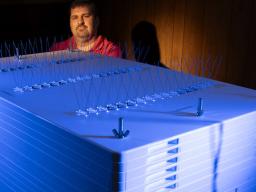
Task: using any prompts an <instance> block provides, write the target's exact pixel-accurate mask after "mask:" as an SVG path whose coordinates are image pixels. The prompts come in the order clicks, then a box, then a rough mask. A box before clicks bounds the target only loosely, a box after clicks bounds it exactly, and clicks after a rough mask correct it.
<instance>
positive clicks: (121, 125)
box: [112, 117, 130, 139]
mask: <svg viewBox="0 0 256 192" xmlns="http://www.w3.org/2000/svg"><path fill="white" fill-rule="evenodd" d="M118 121H119V128H118V131H117V130H116V129H113V130H112V131H113V133H114V136H115V137H117V138H119V139H123V138H125V137H127V136H128V135H129V133H130V131H129V130H126V131H124V119H123V118H122V117H120V118H119V120H118Z"/></svg>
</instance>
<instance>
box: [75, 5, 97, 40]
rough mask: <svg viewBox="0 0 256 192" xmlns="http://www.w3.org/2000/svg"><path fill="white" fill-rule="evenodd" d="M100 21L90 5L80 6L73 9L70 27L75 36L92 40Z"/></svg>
mask: <svg viewBox="0 0 256 192" xmlns="http://www.w3.org/2000/svg"><path fill="white" fill-rule="evenodd" d="M97 27H98V21H97V18H95V16H94V14H93V13H92V11H91V7H90V6H86V5H83V6H78V7H75V8H73V9H71V12H70V28H71V32H72V34H73V35H74V37H75V38H83V39H84V40H87V41H88V40H90V39H91V38H92V37H94V36H95V35H96V33H97Z"/></svg>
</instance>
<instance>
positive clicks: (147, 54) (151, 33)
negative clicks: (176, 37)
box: [131, 21, 165, 67]
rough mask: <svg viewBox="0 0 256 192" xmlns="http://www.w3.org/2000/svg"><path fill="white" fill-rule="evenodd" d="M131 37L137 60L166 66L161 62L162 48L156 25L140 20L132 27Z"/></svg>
mask: <svg viewBox="0 0 256 192" xmlns="http://www.w3.org/2000/svg"><path fill="white" fill-rule="evenodd" d="M131 38H132V49H133V54H134V58H135V60H136V61H138V62H142V63H148V64H151V65H158V66H161V67H165V66H164V65H163V64H162V63H160V59H161V58H160V49H159V43H158V39H157V32H156V27H155V25H153V24H152V23H150V22H148V21H140V22H138V23H137V24H136V25H135V26H134V27H133V29H132V33H131Z"/></svg>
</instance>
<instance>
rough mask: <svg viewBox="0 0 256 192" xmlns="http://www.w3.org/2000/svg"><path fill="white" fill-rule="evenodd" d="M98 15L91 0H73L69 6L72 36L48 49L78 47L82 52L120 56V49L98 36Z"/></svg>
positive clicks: (56, 49)
mask: <svg viewBox="0 0 256 192" xmlns="http://www.w3.org/2000/svg"><path fill="white" fill-rule="evenodd" d="M98 26H99V16H98V12H97V7H96V5H95V2H93V1H92V0H75V1H74V2H73V3H72V4H71V7H70V29H71V32H72V34H73V36H72V37H71V38H69V39H67V40H65V41H62V42H59V43H55V44H54V45H53V46H52V48H51V49H50V51H58V50H65V49H79V50H81V51H84V52H92V53H96V54H101V55H106V56H112V57H121V49H120V48H119V47H118V46H117V45H115V44H114V43H112V42H110V41H108V40H107V39H106V38H105V37H103V36H101V35H99V36H98V34H97V33H98Z"/></svg>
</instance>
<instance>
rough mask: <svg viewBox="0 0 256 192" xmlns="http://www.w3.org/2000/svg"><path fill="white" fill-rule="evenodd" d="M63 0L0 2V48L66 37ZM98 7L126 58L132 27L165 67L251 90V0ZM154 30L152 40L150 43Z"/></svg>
mask: <svg viewBox="0 0 256 192" xmlns="http://www.w3.org/2000/svg"><path fill="white" fill-rule="evenodd" d="M69 4H70V1H67V0H66V1H65V0H37V1H32V0H24V1H18V0H16V1H7V0H4V1H1V2H0V20H1V22H0V24H1V30H0V43H1V44H2V47H3V45H4V43H6V42H8V43H11V42H17V41H19V40H23V41H26V40H27V39H37V40H38V39H40V38H42V39H45V38H47V39H48V41H49V44H51V42H52V41H53V39H55V38H57V40H61V39H65V38H67V37H68V36H69V35H70V31H69V15H68V7H69ZM98 5H99V8H100V19H101V24H100V33H101V34H104V35H106V36H107V37H108V38H109V39H111V40H112V41H114V42H116V43H120V45H121V46H122V47H123V48H124V49H125V53H126V56H127V57H128V58H130V59H137V60H139V59H138V58H137V57H136V56H134V54H133V50H132V40H131V39H132V31H134V30H135V29H137V38H142V40H143V41H144V42H146V44H147V45H153V46H155V47H156V48H155V49H152V50H151V52H150V55H151V57H153V59H154V58H159V57H160V61H161V63H162V64H163V65H165V66H167V67H169V68H171V69H175V70H183V71H187V72H190V73H194V74H199V75H206V76H209V74H207V73H208V72H205V71H207V70H208V71H211V74H210V75H211V76H210V77H211V78H214V79H217V80H221V81H226V82H230V83H234V84H238V85H242V86H246V87H250V88H254V89H255V88H256V66H255V65H256V61H255V55H256V1H255V0H246V1H245V0H126V1H120V0H105V1H103V0H102V1H98ZM141 22H142V23H141ZM135 26H137V27H138V26H139V30H138V28H135ZM145 30H146V31H151V32H152V33H151V32H148V33H147V34H148V36H149V37H148V36H141V35H140V33H142V32H143V31H145ZM154 33H155V36H156V39H155V40H156V42H152V41H151V40H152V39H154V38H152V36H150V35H153V36H154ZM145 38H146V40H145ZM149 39H150V40H149ZM155 43H157V44H155ZM48 46H50V45H48ZM44 49H47V46H46V47H44ZM157 49H158V50H157ZM150 59H152V58H149V60H150ZM198 65H200V66H202V65H205V66H204V68H205V69H206V70H204V71H203V70H202V69H199V68H200V67H198Z"/></svg>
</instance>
